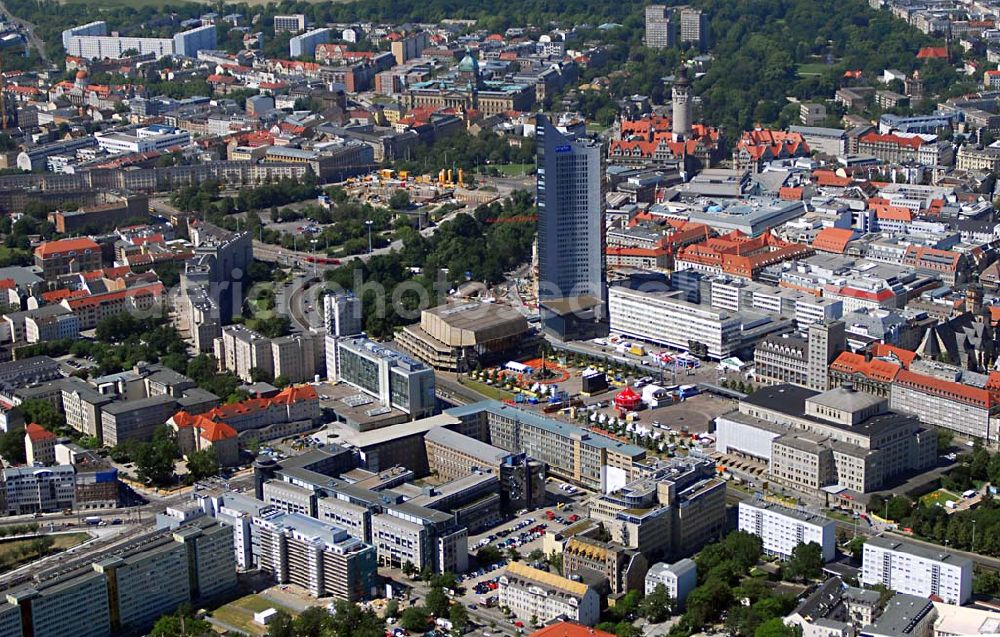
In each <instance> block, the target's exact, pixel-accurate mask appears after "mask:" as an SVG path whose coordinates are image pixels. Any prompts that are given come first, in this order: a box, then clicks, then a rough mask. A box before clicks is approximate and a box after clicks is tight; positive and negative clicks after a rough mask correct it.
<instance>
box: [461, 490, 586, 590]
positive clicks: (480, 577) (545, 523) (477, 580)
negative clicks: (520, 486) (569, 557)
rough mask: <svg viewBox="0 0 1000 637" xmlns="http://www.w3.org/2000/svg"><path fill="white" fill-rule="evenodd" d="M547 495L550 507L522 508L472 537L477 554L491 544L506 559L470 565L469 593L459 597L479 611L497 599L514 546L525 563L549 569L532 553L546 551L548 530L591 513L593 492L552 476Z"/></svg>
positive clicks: (466, 581) (471, 546) (466, 582)
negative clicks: (527, 509) (504, 569)
mask: <svg viewBox="0 0 1000 637" xmlns="http://www.w3.org/2000/svg"><path fill="white" fill-rule="evenodd" d="M570 489H572V490H571V491H570ZM546 496H547V497H546V502H547V503H548V506H546V507H540V508H538V509H535V510H533V511H519V512H518V515H517V516H515V517H514V519H513V520H510V521H509V522H506V523H504V524H501V525H499V526H497V527H495V528H493V529H490V530H489V531H486V532H484V533H480V534H477V535H473V536H470V537H469V553H470V554H472V555H475V554H476V553H477V552H478V551H479V550H480V549H481V548H483V547H484V546H486V545H490V546H493V547H495V548H496V549H498V550H499V551H501V552H502V553H503V554H504V558H505V559H504V560H503V561H502V562H500V563H493V564H486V565H477V564H476V563H475V562H473V563H471V564H470V571H469V572H468V573H467V574H466V575H465V578H464V581H463V582H462V586H463V587H464V588H465V593H464V595H463V596H461V597H460V598H459V599H458V601H460V602H461V603H463V604H465V605H466V606H468V607H469V608H470V610H479V608H478V607H479V606H481V605H482V603H483V600H484V599H487V600H490V601H489V602H488V603H489V604H494V603H495V602H496V597H497V593H496V585H495V582H496V579H497V578H498V577H499V576H500V574H501V573H502V572H503V566H504V565H505V564H506V562H507V559H506V558H507V557H508V556H507V553H508V551H509V550H510V549H514V550H516V551H517V552H518V554H519V555H520V556H521V561H522V562H523V563H526V564H529V565H531V566H533V567H535V568H541V569H543V570H545V569H548V565H547V564H546V563H545V559H544V558H543V559H541V560H531V559H529V555H531V553H532V552H534V551H535V550H539V551H542V550H544V549H543V545H544V537H545V534H546V533H557V532H559V531H562V530H563V529H565V528H566V527H567V526H570V525H572V524H573V523H574V522H577V521H578V520H579V519H580V518H583V517H586V515H587V505H586V502H587V500H588V499H589V498H590V496H591V494H590V493H588V492H587V491H585V490H583V489H580V488H579V487H575V486H572V485H568V484H566V483H564V482H562V481H560V480H557V479H555V478H549V479H548V482H547V483H546ZM546 557H547V556H546ZM493 567H496V568H493Z"/></svg>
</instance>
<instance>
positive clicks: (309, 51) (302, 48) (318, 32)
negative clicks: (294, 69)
mask: <svg viewBox="0 0 1000 637" xmlns="http://www.w3.org/2000/svg"><path fill="white" fill-rule="evenodd" d="M332 33H333V32H332V31H331V30H330V29H326V28H319V29H313V30H311V31H307V32H305V33H303V34H301V35H297V36H295V37H294V38H292V39H290V40H289V41H288V55H289V57H291V58H292V59H295V58H301V57H307V58H311V57H315V56H316V47H317V46H319V45H320V44H327V43H328V42H329V41H330V38H331V37H332Z"/></svg>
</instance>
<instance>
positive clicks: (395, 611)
mask: <svg viewBox="0 0 1000 637" xmlns="http://www.w3.org/2000/svg"><path fill="white" fill-rule="evenodd" d="M398 615H399V602H398V601H396V600H395V599H390V600H389V602H388V603H387V604H386V605H385V616H386V618H389V617H397V616H398Z"/></svg>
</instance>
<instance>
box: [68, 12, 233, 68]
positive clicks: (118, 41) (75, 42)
mask: <svg viewBox="0 0 1000 637" xmlns="http://www.w3.org/2000/svg"><path fill="white" fill-rule="evenodd" d="M107 33H108V25H107V24H106V23H105V22H100V21H99V22H91V23H89V24H85V25H82V26H79V27H73V28H71V29H66V30H65V31H63V32H62V39H63V46H64V47H65V49H66V53H67V55H73V56H76V57H82V58H86V59H88V60H95V59H96V60H103V59H106V58H110V59H113V60H117V59H121V58H123V57H126V55H125V54H126V53H128V52H129V51H138V53H139V55H146V54H149V53H152V54H153V55H155V56H156V58H157V59H159V58H162V57H165V56H172V55H180V56H184V57H191V58H193V57H196V56H197V55H198V51H203V50H213V49H215V48H216V29H215V25H214V24H206V25H202V26H198V27H195V28H193V29H190V30H187V31H182V32H180V33H177V34H175V35H174V36H173V37H170V38H141V37H123V36H117V35H110V36H109V35H108V34H107Z"/></svg>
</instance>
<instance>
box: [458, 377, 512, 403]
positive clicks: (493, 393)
mask: <svg viewBox="0 0 1000 637" xmlns="http://www.w3.org/2000/svg"><path fill="white" fill-rule="evenodd" d="M462 386H463V387H468V388H469V389H471V390H472V391H474V392H477V393H480V394H482V395H483V396H486V397H487V398H492V399H494V400H501V401H502V400H509V399H511V398H513V397H514V394H512V393H511V392H509V391H506V390H503V389H500V388H498V387H494V386H493V385H487V384H486V383H480V382H479V381H477V380H469V379H468V378H463V379H462Z"/></svg>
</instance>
